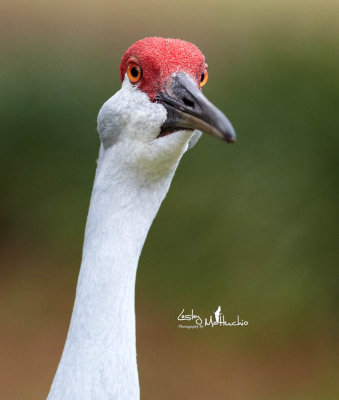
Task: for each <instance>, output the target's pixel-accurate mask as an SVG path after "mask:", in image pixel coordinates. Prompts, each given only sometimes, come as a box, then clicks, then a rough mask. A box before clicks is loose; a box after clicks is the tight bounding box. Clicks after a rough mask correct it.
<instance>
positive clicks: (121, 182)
mask: <svg viewBox="0 0 339 400" xmlns="http://www.w3.org/2000/svg"><path fill="white" fill-rule="evenodd" d="M188 138H189V134H186V135H184V134H183V139H182V143H181V144H180V145H178V149H177V152H174V153H173V155H172V156H173V160H172V162H171V163H169V162H168V163H167V167H166V168H163V169H162V170H161V173H160V172H159V171H158V170H157V171H156V172H155V173H153V172H150V170H149V169H148V166H146V167H145V168H144V169H137V168H135V167H134V166H133V163H132V162H131V159H123V157H122V155H123V154H126V151H127V149H126V143H125V144H124V143H122V144H121V145H119V143H117V144H115V145H113V146H112V147H110V148H108V149H104V147H103V146H102V145H101V148H100V155H99V159H98V165H97V171H96V176H95V181H94V187H93V191H92V196H91V201H90V208H89V213H88V218H87V223H86V231H85V240H84V247H83V256H82V263H81V267H80V273H79V278H78V284H77V289H76V298H75V303H74V308H73V313H72V318H71V323H70V327H69V332H68V336H67V340H66V343H65V347H64V351H63V354H62V358H61V361H60V364H59V367H58V369H57V372H56V375H55V378H54V381H53V384H52V387H51V391H50V393H49V396H48V400H59V399H60V400H71V399H72V400H74V399H82V400H90V399H91V400H93V399H100V400H108V399H118V400H137V399H139V397H140V396H139V383H138V372H137V363H136V335H135V311H134V298H135V278H136V271H137V265H138V260H139V256H140V253H141V250H142V247H143V244H144V241H145V239H146V236H147V233H148V230H149V228H150V226H151V224H152V221H153V219H154V217H155V216H156V214H157V212H158V209H159V207H160V205H161V202H162V200H163V199H164V197H165V195H166V193H167V191H168V189H169V186H170V183H171V180H172V178H173V175H174V172H175V169H176V167H177V165H178V162H179V160H180V158H181V156H182V154H183V153H184V151H185V150H186V148H187V140H188ZM160 169H161V168H160ZM147 171H148V172H147ZM147 174H150V175H147Z"/></svg>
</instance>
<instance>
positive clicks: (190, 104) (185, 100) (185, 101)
mask: <svg viewBox="0 0 339 400" xmlns="http://www.w3.org/2000/svg"><path fill="white" fill-rule="evenodd" d="M182 101H183V103H184V104H185V106H187V107H190V108H194V103H193V101H191V100H189V99H187V98H186V97H184V98H183V99H182Z"/></svg>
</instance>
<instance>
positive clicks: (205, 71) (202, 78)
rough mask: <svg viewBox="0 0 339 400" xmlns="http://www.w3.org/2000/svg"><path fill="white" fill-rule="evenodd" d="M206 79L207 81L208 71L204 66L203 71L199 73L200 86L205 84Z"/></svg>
mask: <svg viewBox="0 0 339 400" xmlns="http://www.w3.org/2000/svg"><path fill="white" fill-rule="evenodd" d="M207 81H208V71H207V68H205V70H204V72H203V73H202V74H201V78H200V87H203V86H205V85H206V83H207Z"/></svg>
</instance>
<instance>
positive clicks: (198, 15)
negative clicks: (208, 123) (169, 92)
mask: <svg viewBox="0 0 339 400" xmlns="http://www.w3.org/2000/svg"><path fill="white" fill-rule="evenodd" d="M0 7H1V8H0V44H1V55H0V60H1V63H0V126H1V131H0V132H1V133H0V166H1V174H0V186H1V198H0V240H1V241H0V263H1V280H0V317H1V319H0V349H1V357H0V398H1V399H2V400H31V399H44V398H45V397H46V395H47V393H48V390H49V386H50V384H51V382H52V379H53V375H54V373H55V370H56V367H57V364H58V361H59V358H60V355H61V352H62V348H63V344H64V341H65V337H66V333H67V328H68V323H69V319H70V315H71V311H72V305H73V300H74V293H75V286H76V280H77V274H78V270H79V265H80V260H81V248H82V240H83V231H84V227H85V221H86V215H87V210H88V205H89V199H90V194H91V188H92V183H93V178H94V172H95V160H96V157H97V154H98V149H99V140H98V136H97V133H96V117H97V113H98V111H99V109H100V107H101V105H102V104H103V102H104V101H105V100H106V99H107V98H109V97H110V96H111V95H112V94H113V93H115V92H116V91H117V90H118V89H119V87H120V81H119V72H118V67H119V62H120V58H121V56H122V55H123V53H124V51H125V50H126V48H127V47H129V46H130V45H131V44H132V43H133V42H135V41H136V40H138V39H140V38H143V37H145V36H164V37H176V38H177V37H179V38H182V39H185V40H189V41H192V42H193V43H195V44H197V45H198V46H199V47H200V48H201V50H202V51H203V52H204V54H205V55H206V58H207V62H208V64H209V75H210V79H209V82H208V84H207V85H206V87H205V88H204V92H205V94H206V95H207V96H208V97H209V98H210V99H211V100H212V101H213V102H214V103H215V104H216V105H218V106H219V107H220V108H221V109H222V110H224V111H225V112H226V114H227V115H228V116H229V118H230V119H231V121H232V122H233V124H234V126H235V128H236V130H237V133H238V141H237V143H236V145H232V146H229V145H226V144H224V143H221V142H219V141H217V140H214V139H212V138H210V137H203V138H202V139H201V141H200V142H199V143H198V145H197V146H196V147H195V148H194V149H193V150H192V151H190V152H189V153H188V154H186V155H185V157H184V159H183V160H182V162H181V165H180V167H179V169H178V171H177V174H176V176H175V179H174V181H173V183H172V188H171V190H170V192H169V194H168V196H167V198H166V200H165V201H164V203H163V205H162V207H161V210H160V213H159V215H158V217H157V218H156V221H155V223H154V224H153V226H152V229H151V231H150V234H149V236H148V239H147V242H146V244H145V247H144V250H143V254H142V257H141V261H140V264H139V270H138V277H137V296H136V309H137V343H138V362H139V371H140V382H141V394H142V399H164V400H165V399H232V400H233V399H236V400H237V399H239V400H247V399H248V400H256V399H258V400H259V399H260V400H266V399H270V400H272V399H273V400H282V399H284V400H285V399H288V400H294V399H295V400H304V399H307V400H313V399H326V400H331V399H337V398H338V391H339V381H338V374H339V367H338V350H339V349H338V347H339V346H338V341H337V340H336V339H337V333H338V325H339V324H338V322H339V320H338V314H337V311H338V305H339V304H338V303H339V302H338V275H337V266H338V232H337V231H338V227H337V226H338V224H337V221H336V217H337V216H338V208H337V204H338V181H337V180H336V178H337V177H338V164H337V160H338V141H339V137H338V133H339V132H338V128H339V124H338V108H339V77H338V60H339V52H338V48H339V47H338V34H339V3H338V1H335V0H333V1H331V0H321V1H320V0H319V1H316V0H307V1H306V0H297V1H296V0H294V1H292V0H276V1H268V0H261V1H248V0H230V1H217V0H211V1H209V2H206V1H200V0H187V1H185V2H183V1H144V2H140V1H135V0H130V1H99V2H91V1H88V0H81V1H65V0H59V1H46V0H40V1H39V0H30V1H23V0H21V1H15V0H10V1H9V0H8V1H6V0H5V1H4V0H2V1H1V2H0ZM218 305H221V307H222V311H223V313H224V314H225V316H226V318H229V319H232V318H234V317H236V315H237V314H240V316H241V318H243V319H246V320H247V321H249V325H248V327H246V328H240V327H238V328H213V329H211V328H209V329H207V328H206V329H203V330H186V329H179V328H178V327H177V325H178V321H177V315H178V314H179V312H180V311H181V310H182V309H183V308H185V309H187V310H190V309H191V308H194V311H195V312H196V313H198V314H200V315H209V314H211V313H212V311H215V310H216V308H217V307H218Z"/></svg>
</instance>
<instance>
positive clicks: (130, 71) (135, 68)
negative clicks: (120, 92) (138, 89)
mask: <svg viewBox="0 0 339 400" xmlns="http://www.w3.org/2000/svg"><path fill="white" fill-rule="evenodd" d="M127 76H128V79H129V80H130V82H131V83H137V82H139V81H140V79H141V78H142V70H141V68H140V67H139V65H138V64H136V63H133V62H131V63H129V64H128V67H127Z"/></svg>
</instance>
